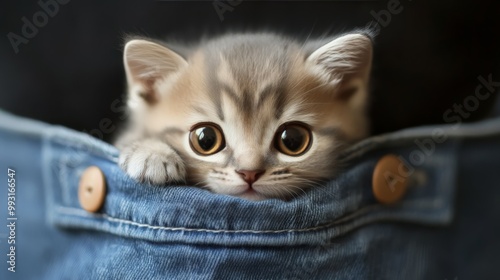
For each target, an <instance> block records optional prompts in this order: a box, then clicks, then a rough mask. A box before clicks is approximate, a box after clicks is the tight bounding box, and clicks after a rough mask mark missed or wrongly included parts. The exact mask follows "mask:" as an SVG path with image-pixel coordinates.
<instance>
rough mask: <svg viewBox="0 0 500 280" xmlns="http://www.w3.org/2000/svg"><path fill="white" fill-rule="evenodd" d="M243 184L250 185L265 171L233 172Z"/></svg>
mask: <svg viewBox="0 0 500 280" xmlns="http://www.w3.org/2000/svg"><path fill="white" fill-rule="evenodd" d="M235 171H236V173H238V174H239V175H240V176H241V178H243V180H245V182H247V183H248V184H249V185H252V183H253V182H255V181H257V179H259V177H260V176H261V175H262V174H264V172H265V170H262V169H259V170H235Z"/></svg>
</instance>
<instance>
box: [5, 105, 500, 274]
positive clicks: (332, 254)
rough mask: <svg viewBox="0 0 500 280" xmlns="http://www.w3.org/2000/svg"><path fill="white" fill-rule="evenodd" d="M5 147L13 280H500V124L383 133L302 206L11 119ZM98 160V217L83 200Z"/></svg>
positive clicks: (353, 153) (349, 155) (355, 151)
mask: <svg viewBox="0 0 500 280" xmlns="http://www.w3.org/2000/svg"><path fill="white" fill-rule="evenodd" d="M0 151H1V153H0V167H1V168H0V221H2V223H3V224H4V226H2V227H0V254H1V256H2V257H1V259H2V260H3V261H2V262H1V265H0V279H500V266H499V264H500V242H499V238H500V118H496V119H492V120H487V121H483V122H481V123H476V124H461V125H458V124H451V125H443V126H432V127H418V128H411V129H407V130H403V131H398V132H395V133H391V134H386V135H381V136H374V137H371V138H369V139H367V140H364V141H362V142H360V143H358V144H356V145H354V146H353V147H351V148H349V149H348V150H347V151H345V152H343V153H342V155H341V157H342V158H343V159H344V160H345V161H346V162H348V163H349V164H348V165H346V166H344V167H343V170H342V172H340V175H339V176H338V177H337V178H336V179H334V180H331V181H329V182H326V183H324V184H322V185H321V186H319V187H316V188H312V189H310V190H308V191H307V192H306V193H305V194H303V195H301V196H299V197H297V198H294V199H292V200H289V201H283V200H279V199H270V200H264V201H257V202H256V201H247V200H243V199H240V198H237V197H231V196H225V195H219V194H214V193H210V192H208V191H207V190H203V189H200V188H196V187H191V186H151V185H147V184H140V183H137V182H135V181H133V180H132V179H130V178H129V177H128V176H127V175H126V174H125V173H124V172H123V171H122V170H121V169H120V168H119V167H118V166H117V159H118V151H117V150H116V149H115V148H114V147H113V146H111V145H109V144H106V143H104V142H101V141H99V140H97V139H95V138H92V137H90V136H88V135H86V134H83V133H79V132H76V131H72V130H70V129H67V128H64V127H59V126H52V125H48V124H45V123H40V122H37V121H33V120H27V119H22V118H19V117H16V116H13V115H9V114H7V113H0ZM386 154H394V155H397V156H398V157H399V158H400V159H401V161H402V162H404V164H405V168H404V172H403V171H402V174H401V175H402V176H406V177H407V178H408V180H409V182H410V185H409V187H408V191H407V192H406V194H405V195H404V197H403V198H402V199H401V200H400V201H399V202H396V203H394V204H388V205H387V204H381V203H378V202H377V200H376V198H375V197H374V195H373V192H372V175H373V172H374V167H375V165H376V164H377V162H378V160H379V159H380V158H381V157H382V156H384V155H386ZM91 165H95V166H98V167H99V168H100V169H101V170H102V172H103V173H104V175H105V178H106V183H107V193H106V197H105V201H104V204H103V206H102V208H101V209H100V210H99V211H98V212H96V213H91V212H87V211H85V210H83V209H82V207H81V206H80V204H79V201H78V184H79V179H80V177H81V175H82V172H83V171H84V170H85V169H86V168H87V167H88V166H91ZM12 171H14V173H15V175H12V174H13V172H12ZM403 173H404V174H403ZM9 174H10V176H9ZM12 177H14V178H15V184H14V186H13V187H12V185H11V186H10V187H9V185H8V180H9V179H11V178H12ZM12 189H15V191H14V195H12V192H11V190H12ZM8 196H15V205H12V203H10V206H11V208H10V209H8V206H9V204H8ZM12 207H14V209H13V208H12ZM12 211H14V212H12ZM9 218H10V219H9ZM13 218H15V219H13ZM12 223H13V224H14V226H12ZM5 225H7V226H5ZM9 225H10V227H9ZM12 240H14V241H15V244H9V242H12ZM13 245H14V247H12V246H13ZM12 248H14V250H12ZM12 252H14V255H13V254H12ZM13 256H14V257H13ZM12 259H14V262H12ZM12 266H14V269H12ZM9 268H11V270H9ZM12 270H15V272H12Z"/></svg>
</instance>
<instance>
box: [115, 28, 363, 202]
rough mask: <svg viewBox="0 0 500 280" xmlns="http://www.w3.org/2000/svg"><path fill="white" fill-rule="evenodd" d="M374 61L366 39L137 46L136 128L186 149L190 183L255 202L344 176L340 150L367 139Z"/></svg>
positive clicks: (128, 61)
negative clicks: (178, 48)
mask: <svg viewBox="0 0 500 280" xmlns="http://www.w3.org/2000/svg"><path fill="white" fill-rule="evenodd" d="M371 59H372V46H371V40H370V38H369V37H367V36H366V35H363V34H347V35H344V36H341V37H338V38H335V39H332V40H325V39H322V40H317V41H310V42H306V43H305V44H299V43H297V42H295V41H293V40H290V39H286V38H282V37H279V36H276V35H270V34H250V35H249V34H244V35H227V36H224V37H221V38H218V39H215V40H212V41H208V42H206V43H205V44H202V45H201V46H200V47H199V48H198V49H195V50H194V51H192V52H191V53H189V54H184V55H183V56H181V55H179V54H178V53H176V52H174V51H172V50H171V49H169V48H167V47H166V46H163V45H162V44H157V43H154V42H151V41H147V40H132V41H129V42H128V43H127V44H126V46H125V54H124V60H125V68H126V73H127V79H128V84H129V91H130V92H129V106H130V108H131V109H132V112H133V125H135V126H139V127H143V128H144V129H145V130H146V133H148V134H156V135H158V137H161V138H162V139H163V140H164V141H165V142H167V143H168V144H170V145H171V146H172V147H173V148H174V149H175V150H176V151H178V153H179V154H180V155H181V157H182V158H183V159H184V160H185V161H186V163H187V173H188V174H187V181H188V183H190V184H196V185H200V186H203V187H206V188H208V189H210V190H212V191H214V192H216V193H222V194H228V195H235V196H240V197H244V198H248V199H255V200H258V199H265V198H271V197H281V198H287V197H290V196H293V195H294V194H300V193H301V192H303V190H304V189H306V188H308V187H310V186H312V185H314V184H316V183H318V182H320V181H323V180H326V179H328V178H331V177H332V176H334V175H335V174H336V170H337V167H338V163H337V162H336V158H337V156H336V155H337V154H338V152H339V149H340V148H341V147H342V146H343V145H344V144H346V143H350V142H353V141H356V140H359V139H361V138H363V137H366V136H367V134H368V121H367V117H366V112H365V111H366V108H365V107H366V106H365V105H366V101H367V95H368V93H367V91H368V89H367V88H368V81H369V73H370V68H371Z"/></svg>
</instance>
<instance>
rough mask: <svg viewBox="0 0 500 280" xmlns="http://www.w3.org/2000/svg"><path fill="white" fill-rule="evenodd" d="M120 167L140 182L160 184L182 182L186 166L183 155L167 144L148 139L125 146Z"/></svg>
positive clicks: (121, 154)
mask: <svg viewBox="0 0 500 280" xmlns="http://www.w3.org/2000/svg"><path fill="white" fill-rule="evenodd" d="M119 164H120V167H121V168H122V169H123V170H124V171H125V172H127V174H128V175H129V176H130V177H132V178H134V179H135V180H137V181H139V182H148V183H151V184H155V185H159V184H164V183H171V182H182V181H184V180H185V178H186V168H185V166H184V162H183V161H182V159H181V157H180V156H179V155H178V154H177V153H176V152H175V151H174V150H173V149H172V148H171V147H170V146H168V145H167V144H165V143H163V142H161V141H159V140H155V139H148V140H142V141H139V142H136V143H134V144H132V145H129V146H127V147H125V148H124V149H123V150H122V151H121V153H120V159H119Z"/></svg>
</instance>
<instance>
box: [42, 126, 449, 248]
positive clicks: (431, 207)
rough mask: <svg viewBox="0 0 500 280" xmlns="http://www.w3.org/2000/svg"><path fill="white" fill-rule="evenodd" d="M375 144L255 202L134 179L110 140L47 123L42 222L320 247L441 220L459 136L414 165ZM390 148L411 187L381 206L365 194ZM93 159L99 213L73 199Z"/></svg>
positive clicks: (166, 238)
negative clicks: (318, 178)
mask: <svg viewBox="0 0 500 280" xmlns="http://www.w3.org/2000/svg"><path fill="white" fill-rule="evenodd" d="M380 142H381V143H383V145H382V144H378V145H375V146H373V147H371V148H366V147H367V146H366V144H362V145H361V146H360V147H359V148H358V149H352V151H351V153H348V154H345V155H343V156H344V157H346V158H349V157H351V158H352V159H351V165H350V166H349V167H348V168H346V169H345V171H344V172H342V173H341V174H340V176H339V177H338V178H336V179H334V180H331V181H329V182H327V183H326V184H324V185H322V186H319V187H316V188H313V189H311V190H309V191H307V193H306V194H304V195H301V196H299V197H297V198H295V199H293V200H291V201H282V200H278V199H271V200H265V201H259V202H254V201H246V200H243V199H240V198H236V197H230V196H225V195H219V194H213V193H210V192H208V191H206V190H202V189H198V188H195V187H191V186H150V185H145V184H139V183H137V182H134V181H133V180H131V179H130V178H128V177H127V176H126V174H124V173H123V172H122V171H121V170H120V168H119V167H118V166H117V164H116V162H117V156H118V152H117V151H116V150H115V149H114V148H113V147H111V146H109V145H107V144H105V143H102V142H98V141H96V140H95V139H92V138H90V137H88V136H86V135H83V134H78V133H75V132H71V131H68V130H66V129H62V128H54V129H52V130H51V131H50V132H48V133H47V134H46V138H45V141H44V143H45V144H44V162H45V163H46V165H45V168H44V174H45V182H46V183H45V186H46V187H47V188H48V189H47V192H46V193H47V194H48V198H47V199H48V200H47V202H48V203H47V205H49V207H50V210H49V219H50V222H51V223H53V224H55V225H57V226H59V227H63V228H72V229H81V230H85V229H88V230H98V231H102V232H107V233H111V234H116V235H119V236H124V237H132V238H138V239H142V240H148V241H154V242H181V243H186V244H204V245H224V246H298V245H318V244H323V243H324V242H325V240H333V239H335V238H337V237H341V236H343V235H344V234H346V233H347V232H350V231H352V230H354V229H356V228H359V227H362V226H364V225H366V224H370V223H377V222H393V223H401V222H403V223H414V224H422V225H426V224H427V225H446V224H448V223H449V222H450V221H451V219H452V214H453V203H452V202H453V197H454V195H453V194H454V186H455V181H454V180H455V175H456V174H455V172H456V165H455V162H456V159H455V157H454V155H455V154H456V153H455V149H456V147H457V141H455V140H450V141H448V142H447V143H445V144H443V145H440V146H439V148H437V149H436V150H435V151H434V152H433V154H432V157H425V158H423V159H422V162H419V164H418V166H416V165H415V166H412V164H411V163H410V162H411V161H412V159H411V158H410V156H411V155H412V152H413V151H414V150H415V149H416V147H413V146H412V145H408V143H407V142H408V140H404V139H398V138H396V139H387V140H384V141H380ZM363 145H364V146H363ZM360 149H361V150H363V151H362V152H360ZM388 153H391V154H396V155H399V156H400V157H401V159H402V160H403V162H407V164H408V166H409V167H410V171H411V172H410V173H411V174H409V176H410V179H411V180H410V187H409V190H408V192H407V193H406V195H405V197H404V198H403V199H402V201H400V202H398V203H396V204H394V205H383V204H380V203H378V202H377V201H376V200H375V198H374V196H373V193H372V175H373V170H374V167H375V165H376V163H377V161H378V160H379V159H380V158H381V157H382V156H384V155H385V154H388ZM91 165H96V166H98V167H99V168H100V169H101V170H102V171H103V173H104V174H105V177H106V182H107V186H108V192H107V195H106V199H105V203H104V206H103V208H102V210H101V211H100V212H99V213H89V212H86V211H85V210H83V209H82V208H81V207H80V205H79V202H78V181H79V178H80V177H81V174H82V172H83V171H84V170H85V169H86V168H87V167H88V166H91ZM418 177H421V178H420V179H419V178H418ZM412 178H413V179H412Z"/></svg>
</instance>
